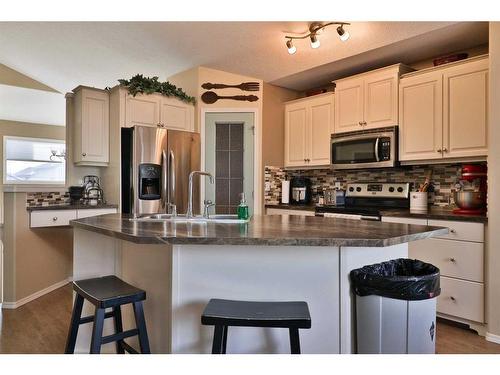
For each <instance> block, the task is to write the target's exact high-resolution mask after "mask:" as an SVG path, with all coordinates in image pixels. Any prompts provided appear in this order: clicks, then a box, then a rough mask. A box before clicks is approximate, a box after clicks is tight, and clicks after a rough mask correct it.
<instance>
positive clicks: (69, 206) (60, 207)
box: [26, 203, 118, 212]
mask: <svg viewBox="0 0 500 375" xmlns="http://www.w3.org/2000/svg"><path fill="white" fill-rule="evenodd" d="M100 208H118V205H117V204H106V203H105V204H98V205H97V206H91V205H88V204H85V205H84V204H53V205H50V206H32V207H26V210H27V211H30V212H31V211H44V210H85V209H93V210H98V209H100Z"/></svg>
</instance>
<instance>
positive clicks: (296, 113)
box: [285, 102, 307, 167]
mask: <svg viewBox="0 0 500 375" xmlns="http://www.w3.org/2000/svg"><path fill="white" fill-rule="evenodd" d="M306 133H307V104H306V103H305V102H300V103H294V104H289V105H287V106H286V109H285V167H296V166H303V165H306V164H307V162H306V155H307V153H306Z"/></svg>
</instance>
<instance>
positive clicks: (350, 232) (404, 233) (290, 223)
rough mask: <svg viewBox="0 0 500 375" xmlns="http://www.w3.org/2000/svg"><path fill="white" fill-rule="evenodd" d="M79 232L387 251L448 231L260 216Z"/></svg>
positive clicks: (145, 240) (99, 222) (99, 223)
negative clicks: (236, 220)
mask: <svg viewBox="0 0 500 375" xmlns="http://www.w3.org/2000/svg"><path fill="white" fill-rule="evenodd" d="M70 224H71V225H72V226H73V227H75V228H79V229H85V230H88V231H92V232H96V233H100V234H104V235H107V236H111V237H115V238H118V239H122V240H126V241H130V242H134V243H140V244H173V245H186V244H192V245H201V244H211V245H259V246H360V247H384V246H391V245H397V244H401V243H405V242H410V241H414V240H419V239H424V238H428V237H432V236H435V235H442V234H446V233H448V229H447V228H442V227H429V226H423V225H408V224H394V223H383V222H379V221H377V222H372V221H360V222H357V223H356V225H352V220H345V219H336V218H323V217H315V216H299V215H292V216H281V215H268V216H255V217H253V218H252V219H251V220H250V222H248V223H246V224H219V223H185V222H184V223H181V222H179V223H171V222H170V223H169V222H165V223H163V222H144V221H143V222H138V221H131V220H130V216H129V215H123V214H108V215H101V216H94V217H88V218H84V219H78V220H72V221H71V222H70Z"/></svg>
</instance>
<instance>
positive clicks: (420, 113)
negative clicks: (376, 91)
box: [399, 72, 443, 160]
mask: <svg viewBox="0 0 500 375" xmlns="http://www.w3.org/2000/svg"><path fill="white" fill-rule="evenodd" d="M442 93H443V85H442V75H441V73H440V72H431V73H426V74H422V75H418V76H413V77H408V78H403V79H401V81H400V85H399V131H400V134H399V150H400V152H399V154H400V155H399V158H400V160H423V159H441V158H442V157H443V156H442V155H443V154H442V152H441V150H442V144H443V119H442V113H443V98H442Z"/></svg>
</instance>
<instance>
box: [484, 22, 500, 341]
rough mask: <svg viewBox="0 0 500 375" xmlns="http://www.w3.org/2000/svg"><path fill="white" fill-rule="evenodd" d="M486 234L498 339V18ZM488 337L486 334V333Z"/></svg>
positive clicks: (491, 328)
mask: <svg viewBox="0 0 500 375" xmlns="http://www.w3.org/2000/svg"><path fill="white" fill-rule="evenodd" d="M489 38H490V106H489V108H490V113H489V130H488V132H489V134H488V136H489V145H490V147H489V151H488V152H489V155H488V237H487V253H486V277H487V290H486V295H487V305H486V312H487V315H486V319H487V322H488V332H489V333H490V334H493V335H496V340H497V342H499V341H498V340H500V231H499V230H498V229H499V228H500V147H498V145H499V144H500V22H490V33H489ZM487 337H488V336H487Z"/></svg>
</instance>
